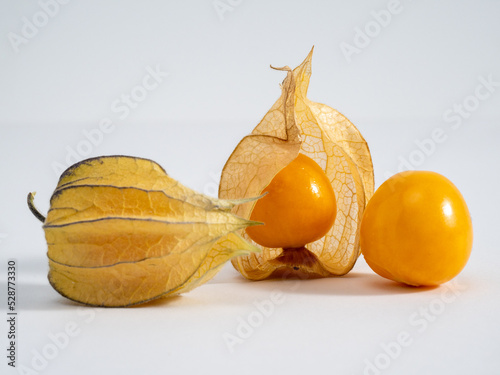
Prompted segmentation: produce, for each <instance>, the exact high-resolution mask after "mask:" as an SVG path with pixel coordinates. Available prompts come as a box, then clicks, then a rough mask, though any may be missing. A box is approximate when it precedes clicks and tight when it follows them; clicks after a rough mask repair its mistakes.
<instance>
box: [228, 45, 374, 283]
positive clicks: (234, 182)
mask: <svg viewBox="0 0 500 375" xmlns="http://www.w3.org/2000/svg"><path fill="white" fill-rule="evenodd" d="M311 58H312V50H311V52H310V53H309V55H308V56H307V58H306V59H305V60H304V62H302V64H300V65H299V66H298V67H297V68H295V69H294V70H293V71H292V70H291V69H290V68H288V67H284V68H280V69H279V70H283V71H286V72H287V76H286V78H285V79H284V81H283V83H282V85H281V89H282V93H281V96H280V98H279V99H278V100H277V101H276V102H275V103H274V105H273V106H272V107H271V109H270V110H269V111H268V112H267V114H266V115H265V116H264V118H263V119H262V120H261V122H260V123H259V124H258V125H257V127H255V129H254V130H253V131H252V133H251V134H250V135H248V136H246V137H244V138H243V139H242V140H241V141H240V143H239V144H238V145H237V147H236V149H235V150H234V151H233V153H232V154H231V156H230V157H229V159H228V161H227V162H226V165H225V166H224V169H223V171H222V177H221V181H220V188H219V197H220V198H223V199H231V198H235V197H252V196H258V195H259V194H260V193H261V192H262V191H263V189H264V188H265V187H266V186H267V185H268V184H269V183H270V182H271V180H272V179H273V177H274V176H275V175H276V174H277V173H278V172H279V171H280V170H281V169H282V168H284V167H285V166H286V165H288V163H290V162H291V161H292V160H293V159H294V158H296V157H297V155H298V153H302V154H305V155H307V156H309V157H310V158H312V159H313V160H315V161H316V162H317V163H318V164H319V165H320V167H322V168H323V170H324V172H325V174H326V175H327V176H328V178H329V179H330V181H331V184H332V186H333V189H334V192H335V196H336V199H337V217H336V220H335V224H334V225H333V227H332V228H331V229H330V231H329V232H328V233H327V234H326V235H325V236H324V237H323V238H321V239H320V240H317V241H315V242H313V243H309V244H307V245H306V247H305V248H306V249H302V250H300V251H301V253H300V254H299V253H295V254H293V253H291V252H294V251H295V249H294V250H291V252H290V251H289V250H288V249H287V250H283V249H281V248H266V247H262V246H260V245H257V244H255V245H256V246H259V247H261V248H262V249H263V251H262V252H261V253H253V254H249V255H247V256H244V257H239V258H237V259H236V258H235V259H233V260H232V263H233V265H234V267H235V268H236V269H237V270H238V271H239V272H240V273H241V274H242V275H243V276H245V277H246V278H248V279H252V280H260V279H264V278H266V277H269V276H271V275H273V273H275V271H286V272H289V271H290V272H293V271H292V270H299V271H300V272H305V273H308V274H315V275H320V276H333V275H344V274H346V273H347V272H349V271H350V270H351V269H352V267H353V266H354V264H355V262H356V259H357V258H358V256H359V254H360V250H359V227H360V224H361V218H362V216H363V212H364V209H365V206H366V204H367V202H368V200H369V199H370V197H371V196H372V195H373V189H374V176H373V165H372V160H371V156H370V151H369V149H368V145H367V143H366V141H365V140H364V138H363V137H362V136H361V134H360V132H359V131H358V129H356V127H355V126H354V125H353V124H352V123H351V122H350V121H349V120H348V119H347V118H346V117H344V116H343V115H342V114H340V113H339V112H338V111H336V110H335V109H333V108H331V107H328V106H327V105H324V104H320V103H315V102H312V101H310V100H309V99H308V98H307V97H306V94H307V88H308V86H309V79H310V76H311ZM254 205H255V202H249V203H245V204H242V205H239V206H237V207H234V208H233V212H234V213H235V214H237V215H238V216H241V217H244V218H249V217H250V214H251V212H252V209H253V207H254ZM242 236H243V237H245V238H246V239H247V240H249V241H252V240H251V239H250V238H249V237H248V236H247V235H246V233H244V232H243V233H242ZM278 273H280V272H276V274H278Z"/></svg>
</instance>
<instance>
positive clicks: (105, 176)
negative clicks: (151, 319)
mask: <svg viewBox="0 0 500 375" xmlns="http://www.w3.org/2000/svg"><path fill="white" fill-rule="evenodd" d="M32 199H33V197H32V196H31V194H30V196H29V198H28V201H29V204H30V208H31V209H32V211H35V212H36V213H37V216H38V217H39V218H42V219H44V225H43V229H44V231H45V237H46V240H47V244H48V253H47V255H48V258H49V281H50V284H51V285H52V286H53V287H54V289H55V290H57V291H58V292H59V293H60V294H62V295H63V296H65V297H67V298H69V299H71V300H74V301H78V302H81V303H84V304H88V305H96V306H130V305H135V304H139V303H143V302H147V301H150V300H152V299H155V298H159V297H166V296H171V295H175V294H179V293H183V292H187V291H189V290H191V289H193V288H194V287H196V286H198V285H200V284H202V283H204V282H206V281H208V280H209V279H210V278H211V277H213V276H214V275H215V274H216V273H217V271H218V270H219V269H220V268H221V266H222V265H223V264H224V263H225V262H226V261H227V260H229V259H230V258H232V257H234V256H238V255H242V254H248V253H249V252H252V251H258V249H257V248H255V247H254V246H253V245H251V244H249V243H248V242H247V241H245V240H244V239H242V238H241V237H240V236H239V235H237V234H235V233H234V232H235V231H237V230H239V229H242V228H245V227H247V226H248V225H253V224H255V223H253V222H250V221H248V220H245V219H242V218H240V217H237V216H235V215H234V214H232V213H230V212H229V211H230V209H231V208H232V207H233V206H234V205H235V204H237V203H240V201H225V200H219V199H215V198H210V197H207V196H205V195H202V194H199V193H196V192H195V191H193V190H191V189H189V188H187V187H185V186H183V185H181V184H180V183H179V182H177V181H176V180H174V179H173V178H171V177H169V176H168V175H167V174H166V172H165V171H164V170H163V168H161V167H160V166H159V165H158V164H156V163H155V162H153V161H151V160H147V159H141V158H135V157H126V156H105V157H98V158H93V159H88V160H85V161H82V162H80V163H78V164H76V165H74V166H72V167H70V168H68V169H67V170H66V171H65V172H64V173H63V175H62V176H61V178H60V180H59V183H58V185H57V188H56V190H55V191H54V193H53V195H52V198H51V200H50V210H49V212H48V214H47V218H46V219H45V218H43V216H42V215H40V214H39V213H38V212H37V211H36V209H35V208H34V206H33V202H32ZM222 237H224V244H223V246H218V247H216V248H214V247H213V244H214V243H215V242H216V241H217V240H219V239H220V238H222Z"/></svg>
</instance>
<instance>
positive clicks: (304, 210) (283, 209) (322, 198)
mask: <svg viewBox="0 0 500 375" xmlns="http://www.w3.org/2000/svg"><path fill="white" fill-rule="evenodd" d="M265 192H267V193H268V194H267V195H266V196H264V197H263V198H261V199H259V200H258V201H257V203H256V204H255V207H254V209H253V211H252V214H251V216H250V220H255V221H262V222H264V225H262V226H254V227H251V228H247V229H246V232H247V234H248V235H249V236H250V238H252V239H253V240H254V241H255V242H257V243H258V244H259V245H261V246H266V247H271V248H300V247H302V246H305V245H306V244H308V243H310V242H313V241H316V240H318V239H320V238H322V237H323V236H324V235H325V234H326V233H327V232H328V231H329V230H330V228H331V227H332V226H333V223H334V222H335V217H336V215H337V202H336V199H335V193H334V191H333V188H332V185H331V182H330V180H329V179H328V177H327V176H326V174H325V172H323V169H321V167H320V166H319V165H318V164H317V163H316V162H315V161H314V160H312V159H311V158H309V157H308V156H305V155H303V154H299V155H298V156H297V158H295V159H294V160H293V161H292V162H291V163H290V164H288V165H287V166H286V167H285V168H283V169H282V170H281V171H279V172H278V173H277V174H276V176H274V178H273V179H272V181H271V182H270V183H269V185H268V186H267V187H266V188H265V189H264V190H263V191H262V193H265Z"/></svg>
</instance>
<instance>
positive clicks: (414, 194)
mask: <svg viewBox="0 0 500 375" xmlns="http://www.w3.org/2000/svg"><path fill="white" fill-rule="evenodd" d="M471 249H472V221H471V218H470V214H469V210H468V208H467V205H466V203H465V200H464V198H463V197H462V194H460V191H458V189H457V188H456V187H455V185H453V183H452V182H451V181H450V180H448V179H447V178H446V177H444V176H442V175H440V174H438V173H434V172H425V171H407V172H402V173H398V174H396V175H394V176H393V177H391V178H389V179H388V180H387V181H386V182H384V183H383V184H382V185H381V186H380V187H379V188H378V189H377V191H376V192H375V194H374V195H373V197H372V198H371V200H370V201H369V202H368V205H367V207H366V210H365V213H364V215H363V220H362V222H361V251H362V253H363V255H364V257H365V259H366V262H367V263H368V265H369V266H370V267H371V268H372V269H373V270H374V271H375V272H376V273H378V274H379V275H381V276H383V277H385V278H387V279H391V280H394V281H398V282H402V283H405V284H409V285H414V286H419V285H427V286H433V285H439V284H442V283H444V282H446V281H448V280H451V279H452V278H453V277H455V276H456V275H458V274H459V273H460V271H461V270H462V269H463V268H464V267H465V264H466V263H467V260H468V259H469V256H470V253H471Z"/></svg>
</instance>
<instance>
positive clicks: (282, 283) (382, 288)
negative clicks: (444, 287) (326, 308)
mask: <svg viewBox="0 0 500 375" xmlns="http://www.w3.org/2000/svg"><path fill="white" fill-rule="evenodd" d="M249 283H252V287H253V288H256V289H259V288H260V289H264V290H269V291H271V290H274V289H276V288H278V289H280V290H286V291H288V292H290V293H296V294H305V295H332V296H335V295H339V296H385V295H394V294H412V293H422V292H426V291H430V290H434V289H436V288H437V287H412V286H406V285H403V284H399V283H396V282H394V281H391V280H386V279H384V278H382V277H380V276H378V275H376V274H374V273H365V272H355V271H352V272H350V273H349V274H347V275H345V276H339V277H330V278H312V279H300V278H294V279H287V280H282V279H281V278H275V279H270V280H263V281H257V282H252V281H249Z"/></svg>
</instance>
